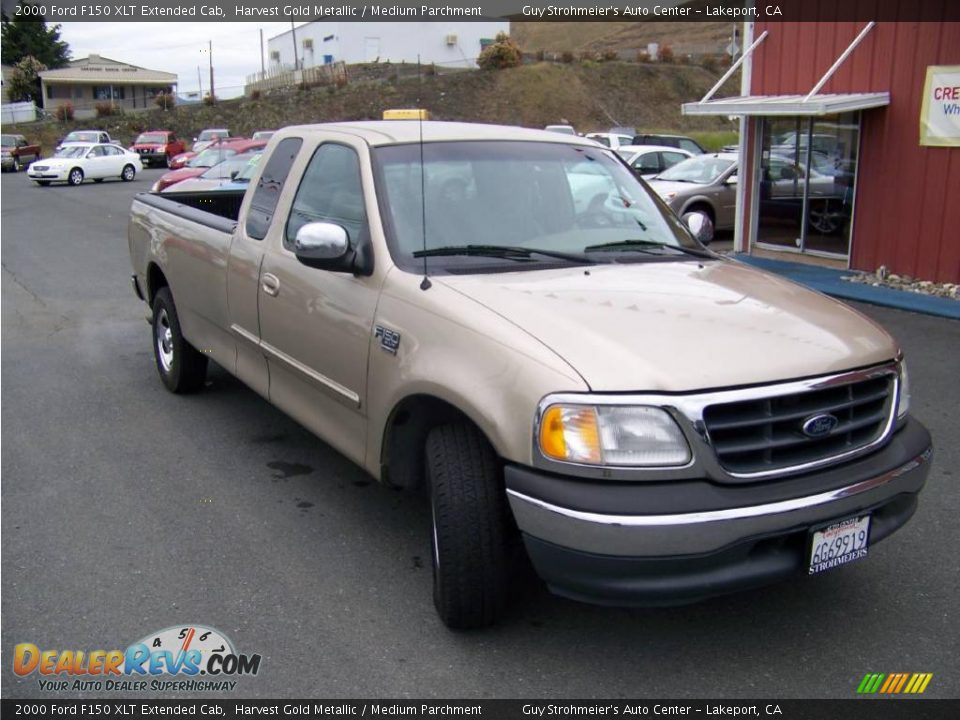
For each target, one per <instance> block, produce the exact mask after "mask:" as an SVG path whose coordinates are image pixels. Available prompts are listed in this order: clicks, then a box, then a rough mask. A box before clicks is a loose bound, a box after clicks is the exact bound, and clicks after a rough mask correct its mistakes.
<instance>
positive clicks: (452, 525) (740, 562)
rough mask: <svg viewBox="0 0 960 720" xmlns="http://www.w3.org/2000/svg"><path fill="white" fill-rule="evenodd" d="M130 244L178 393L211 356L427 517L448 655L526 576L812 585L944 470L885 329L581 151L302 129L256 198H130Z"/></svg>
mask: <svg viewBox="0 0 960 720" xmlns="http://www.w3.org/2000/svg"><path fill="white" fill-rule="evenodd" d="M129 247H130V255H131V259H132V263H133V270H134V274H133V276H132V281H133V287H134V290H135V292H136V294H137V295H138V296H139V297H140V298H141V299H143V300H145V301H146V302H147V303H148V305H149V308H150V319H151V323H152V345H153V351H154V355H155V359H156V365H157V369H158V371H159V374H160V378H161V380H162V381H163V382H164V383H165V385H166V386H167V388H168V389H170V390H171V391H173V392H175V393H185V392H192V391H197V390H200V389H201V388H202V387H203V384H204V377H205V372H206V366H207V361H208V358H210V359H213V360H214V361H215V362H217V363H218V364H219V365H221V366H223V367H224V368H226V369H227V370H228V371H229V372H231V373H233V374H234V375H236V376H237V377H238V378H240V379H241V380H242V381H243V382H245V383H246V384H247V385H249V386H250V387H251V388H252V389H253V390H255V391H256V392H257V393H259V394H260V395H262V396H263V397H264V398H267V399H268V400H269V401H270V402H271V403H273V404H274V405H276V406H277V407H279V408H281V409H282V410H283V411H285V412H286V413H288V414H289V415H291V416H292V417H293V418H295V419H296V420H297V421H299V422H300V423H302V424H303V425H304V426H305V427H307V428H309V429H310V430H311V431H313V432H314V433H316V434H317V435H318V436H319V437H320V438H322V439H323V440H324V441H326V442H328V443H329V444H330V445H332V446H333V447H334V448H336V449H337V450H339V451H340V452H341V453H343V454H344V455H346V456H347V457H348V458H350V459H351V460H353V461H354V462H356V463H357V464H359V465H360V466H362V467H363V468H364V469H365V470H366V471H367V472H368V473H370V475H372V476H373V477H374V478H376V479H378V480H380V481H381V482H384V483H389V484H392V485H394V486H401V487H405V488H422V489H424V490H425V491H426V493H425V494H426V495H427V496H428V497H429V503H430V507H431V510H432V513H431V516H432V532H431V542H432V558H433V578H434V581H433V583H434V584H433V588H434V602H435V605H436V607H437V610H438V611H439V614H440V616H441V618H442V619H443V621H444V622H446V623H447V624H448V625H449V626H451V627H454V628H467V627H478V626H484V625H488V624H490V623H493V622H494V621H495V620H496V619H497V617H498V615H499V614H500V613H501V611H502V609H503V607H504V605H505V602H506V599H507V596H508V591H509V589H510V587H511V581H512V579H513V578H514V577H515V576H514V575H513V574H512V570H513V568H514V567H517V566H518V565H521V566H522V565H523V562H522V561H523V558H524V553H525V554H526V556H527V557H529V559H530V560H531V561H532V564H533V567H534V568H535V569H536V571H537V572H538V573H539V575H540V576H541V577H542V578H543V579H544V580H545V581H546V583H547V585H548V586H549V587H550V588H551V590H553V591H554V592H556V593H558V594H560V595H564V596H567V597H571V598H575V599H578V600H584V601H590V602H596V603H603V604H617V605H632V604H675V603H685V602H691V601H696V600H700V599H703V598H706V597H710V596H713V595H717V594H721V593H726V592H731V591H734V590H740V589H745V588H753V587H756V586H760V585H762V584H764V583H768V582H771V581H773V580H776V579H780V578H785V577H787V576H790V575H792V574H795V573H800V574H810V575H816V574H818V573H820V572H822V571H825V570H827V569H830V568H833V567H836V566H839V565H843V564H845V563H847V562H849V561H852V560H858V559H861V558H864V557H865V556H866V555H867V553H868V552H870V553H872V552H873V547H874V546H875V545H876V543H877V542H878V541H880V540H882V539H883V538H885V537H887V536H888V535H890V534H891V533H892V532H894V531H895V530H897V529H898V528H899V527H901V526H902V525H903V524H904V523H905V522H907V520H908V519H909V518H910V517H911V515H912V514H913V513H914V511H915V509H916V507H917V498H918V494H919V492H920V490H921V488H922V487H923V484H924V482H925V479H926V476H927V473H928V469H929V461H930V458H931V453H932V450H931V440H930V436H929V434H928V432H927V431H926V430H925V429H924V428H923V427H922V426H921V424H920V423H919V422H917V421H916V420H915V419H913V418H912V417H911V416H910V414H909V403H910V393H909V389H908V382H907V371H906V367H905V365H904V360H903V357H902V355H901V352H900V349H899V348H898V346H897V344H896V343H895V341H894V340H893V339H892V338H891V337H890V336H889V335H888V334H887V333H886V332H884V331H883V330H882V329H881V328H880V327H878V326H877V325H875V324H874V323H873V322H871V321H870V320H868V319H867V318H865V317H863V316H862V315H860V314H859V313H857V312H856V311H855V310H853V309H851V308H849V307H847V306H846V305H843V304H840V303H838V302H836V301H834V300H831V299H829V298H827V297H825V296H823V295H820V294H818V293H815V292H812V291H809V290H807V289H804V288H802V287H800V286H798V285H795V284H793V283H791V282H788V281H786V280H783V279H781V278H779V277H775V276H772V275H768V274H765V273H763V272H760V271H757V270H755V269H752V268H750V267H747V266H745V265H743V264H741V263H738V262H735V261H733V260H729V259H726V258H723V257H720V256H718V255H716V254H713V253H711V252H710V251H708V250H706V249H705V248H704V247H703V246H702V245H701V244H700V243H698V242H697V240H696V239H695V237H694V236H693V234H692V233H691V232H690V231H689V230H688V228H687V227H686V226H685V225H684V224H683V223H681V221H680V220H679V219H678V218H677V217H676V216H675V215H674V214H673V213H672V212H670V210H669V209H668V208H667V207H666V206H665V205H664V204H663V203H662V201H660V200H659V199H658V198H657V197H655V196H654V195H653V194H652V193H651V192H650V191H649V190H648V189H647V188H646V186H645V185H643V184H642V183H641V182H639V181H638V180H636V179H635V178H634V176H633V175H632V173H631V172H630V170H629V168H628V167H627V166H626V165H625V164H624V163H623V162H622V161H621V160H620V159H619V158H618V157H617V156H616V155H615V154H614V153H613V152H612V151H611V150H609V149H607V148H603V147H599V146H598V145H597V144H596V143H593V142H591V141H590V140H586V139H582V138H578V137H576V136H566V135H560V134H558V133H551V132H544V131H537V130H525V129H521V128H508V127H497V126H488V125H479V124H460V123H444V122H423V123H418V122H416V121H393V122H391V121H386V122H384V121H377V122H355V123H339V124H327V125H309V126H302V127H288V128H285V129H283V130H281V131H279V132H277V134H276V135H274V136H273V137H272V138H271V140H270V143H269V146H268V148H267V150H266V155H265V157H264V159H263V161H262V162H261V163H260V164H259V169H258V171H257V173H256V174H255V175H254V177H253V179H252V180H251V183H250V186H249V189H248V190H247V191H246V193H245V194H244V193H243V192H242V191H241V192H238V193H235V194H231V193H209V194H205V193H197V194H196V195H195V196H190V194H188V193H184V194H181V195H180V196H178V197H177V198H176V199H169V198H168V197H161V196H158V195H153V194H141V195H138V196H137V197H136V199H135V200H134V203H133V208H132V214H131V219H130V225H129ZM854 579H855V578H854V577H853V576H851V577H850V580H851V581H853V580H854Z"/></svg>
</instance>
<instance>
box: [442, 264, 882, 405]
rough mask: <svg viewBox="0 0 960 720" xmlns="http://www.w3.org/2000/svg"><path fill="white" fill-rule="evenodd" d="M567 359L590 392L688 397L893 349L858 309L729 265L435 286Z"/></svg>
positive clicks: (869, 359) (854, 363)
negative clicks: (472, 302)
mask: <svg viewBox="0 0 960 720" xmlns="http://www.w3.org/2000/svg"><path fill="white" fill-rule="evenodd" d="M435 280H438V281H440V282H442V283H443V284H445V285H446V286H448V287H450V288H452V289H454V290H456V291H457V292H460V293H462V294H464V295H466V296H467V297H470V298H472V299H473V300H475V301H476V302H478V303H480V304H481V305H484V306H486V307H487V308H489V309H490V310H492V311H494V312H496V313H497V314H499V315H500V316H502V317H503V318H505V319H506V320H508V321H509V322H511V323H514V324H515V325H517V326H519V327H520V328H522V329H524V330H525V331H526V332H527V333H529V334H530V335H531V336H533V337H534V338H536V339H537V340H538V341H540V342H541V343H543V344H544V345H546V346H547V347H549V348H550V349H551V350H553V351H554V352H555V353H557V354H558V355H559V356H560V357H562V358H563V359H564V360H566V361H567V362H568V363H569V364H570V366H571V367H573V369H575V370H576V371H577V372H578V373H579V374H580V375H581V376H582V377H583V379H584V380H585V381H586V382H587V384H588V385H589V386H590V388H591V389H593V390H596V391H611V392H638V391H650V392H656V391H663V392H682V391H692V390H704V389H708V388H719V387H731V386H737V385H751V384H757V383H765V382H776V381H783V380H792V379H796V378H801V377H809V376H813V375H820V374H826V373H831V372H839V371H843V370H849V369H852V368H856V367H862V366H866V365H871V364H875V363H880V362H883V361H886V360H890V359H892V358H893V357H895V356H896V354H897V352H898V349H897V346H896V344H895V343H894V341H893V339H892V338H891V337H890V336H889V335H888V334H887V333H886V332H885V331H884V330H883V329H881V328H880V327H879V326H877V325H876V324H874V323H873V322H872V321H871V320H869V319H868V318H866V317H864V316H863V315H861V314H860V313H858V312H857V311H855V310H853V309H852V308H850V307H848V306H846V305H843V304H841V303H839V302H837V301H835V300H831V299H830V298H828V297H826V296H825V295H821V294H820V293H816V292H813V291H811V290H808V289H806V288H804V287H803V286H800V285H797V284H795V283H793V282H790V281H788V280H784V279H783V278H780V277H778V276H776V275H771V274H768V273H765V272H763V271H760V270H756V269H754V268H751V267H749V266H747V265H743V264H741V263H737V262H733V261H721V260H705V261H703V262H702V263H701V262H696V261H693V262H688V261H677V262H640V263H634V264H623V265H599V266H591V267H589V268H583V267H577V268H564V269H559V270H542V271H527V272H511V273H500V274H496V275H469V276H456V275H446V276H442V277H438V278H435Z"/></svg>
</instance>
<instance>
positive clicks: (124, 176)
mask: <svg viewBox="0 0 960 720" xmlns="http://www.w3.org/2000/svg"><path fill="white" fill-rule="evenodd" d="M136 176H137V171H136V170H135V169H134V167H133V165H124V166H123V172H121V173H120V179H121V180H123V181H124V182H130V181H131V180H133V179H134V178H135V177H136Z"/></svg>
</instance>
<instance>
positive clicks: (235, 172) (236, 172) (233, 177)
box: [230, 170, 240, 180]
mask: <svg viewBox="0 0 960 720" xmlns="http://www.w3.org/2000/svg"><path fill="white" fill-rule="evenodd" d="M239 174H240V171H239V170H231V171H230V179H231V180H236V179H237V175H239Z"/></svg>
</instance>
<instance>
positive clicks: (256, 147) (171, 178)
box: [151, 138, 267, 192]
mask: <svg viewBox="0 0 960 720" xmlns="http://www.w3.org/2000/svg"><path fill="white" fill-rule="evenodd" d="M266 146H267V141H266V140H247V139H246V138H242V139H235V138H230V139H228V140H223V141H221V142H220V143H218V144H217V145H214V146H211V147H208V148H207V149H206V150H204V151H203V152H201V153H199V154H198V155H197V156H196V157H193V158H191V159H190V160H188V161H187V164H186V165H185V166H184V167H181V168H179V169H177V170H171V171H170V172H168V173H164V174H163V175H162V176H160V179H159V180H157V181H156V182H155V183H154V184H153V187H152V188H151V190H152V191H153V192H162V191H163V190H164V189H166V188H168V187H170V186H171V185H174V184H176V183H178V182H180V181H181V180H186V179H187V178H192V177H197V176H199V175H202V174H203V173H204V172H205V171H206V170H207V168H211V167H213V166H214V165H216V164H217V163H219V162H222V161H224V160H226V159H227V158H228V157H232V156H234V155H237V154H239V153H248V152H261V151H262V150H263V149H264V148H265V147H266Z"/></svg>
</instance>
